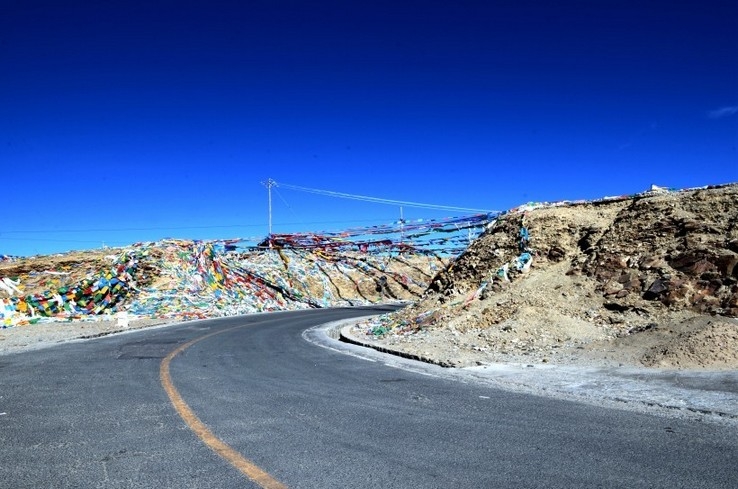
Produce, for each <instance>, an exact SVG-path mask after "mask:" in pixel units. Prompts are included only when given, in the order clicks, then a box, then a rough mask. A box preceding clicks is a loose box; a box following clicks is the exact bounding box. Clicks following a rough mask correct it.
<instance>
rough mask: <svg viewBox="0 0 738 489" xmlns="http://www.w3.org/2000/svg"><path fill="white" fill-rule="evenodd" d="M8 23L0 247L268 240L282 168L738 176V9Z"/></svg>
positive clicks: (1, 96)
mask: <svg viewBox="0 0 738 489" xmlns="http://www.w3.org/2000/svg"><path fill="white" fill-rule="evenodd" d="M546 3H547V4H548V5H543V6H542V5H540V4H546ZM0 12H1V14H2V15H0V66H2V72H1V73H0V168H2V172H3V183H4V184H3V188H4V192H3V196H4V198H3V201H4V205H3V210H2V214H1V215H2V224H0V254H10V255H30V254H38V253H51V252H59V251H65V250H70V249H85V248H94V247H99V246H101V245H102V244H103V243H105V244H106V245H110V246H117V245H125V244H129V243H132V242H136V241H148V240H156V239H160V238H163V237H178V238H194V239H213V238H232V237H249V236H264V235H265V234H266V233H267V192H266V188H265V187H264V186H263V185H261V183H260V182H262V181H265V180H266V179H268V178H272V179H274V180H275V181H277V182H283V183H286V184H291V185H297V186H302V187H308V188H315V189H325V190H331V191H336V192H343V193H348V194H355V195H366V196H372V197H380V198H386V199H391V200H403V201H412V202H421V203H431V204H442V205H448V206H455V207H464V208H471V209H489V210H504V209H508V208H511V207H514V206H517V205H519V204H521V203H524V202H528V201H558V200H577V199H592V198H598V197H602V196H608V195H621V194H630V193H636V192H639V191H642V190H645V189H647V188H648V187H649V186H650V185H651V184H658V185H662V186H668V187H673V188H686V187H694V186H703V185H711V184H722V183H729V182H736V181H738V150H737V149H736V147H737V146H738V3H736V2H735V1H734V0H730V1H710V0H708V1H700V2H697V1H681V2H661V1H651V2H642V1H607V0H604V1H597V2H592V1H563V2H538V1H535V2H533V1H527V0H522V1H504V2H492V1H490V2H475V1H458V2H440V1H438V2H436V1H430V0H426V1H422V2H415V1H403V2H394V1H393V2H385V1H373V2H349V1H343V2H334V1H321V2H312V1H311V2H307V1H280V0H263V1H232V2H220V1H208V2H204V1H203V2H187V1H176V2H175V1H156V0H152V1H148V2H137V1H126V2H87V1H85V2H74V1H72V2H48V3H44V2H35V1H33V0H29V1H17V2H8V1H7V0H6V1H4V2H2V3H0ZM273 208H274V213H273V222H274V231H275V232H291V231H304V230H339V229H342V228H345V227H356V226H362V225H372V224H383V223H387V222H391V221H392V220H396V219H398V217H399V208H398V207H397V206H391V205H378V204H371V203H366V202H360V201H353V200H345V199H336V198H330V197H324V196H319V195H314V194H310V193H305V192H299V191H295V190H291V189H286V188H279V187H277V188H276V190H275V194H274V197H273ZM403 212H404V217H406V218H410V219H412V218H421V217H422V218H434V217H435V218H437V217H448V216H452V215H459V213H458V212H445V211H432V210H427V209H415V208H403Z"/></svg>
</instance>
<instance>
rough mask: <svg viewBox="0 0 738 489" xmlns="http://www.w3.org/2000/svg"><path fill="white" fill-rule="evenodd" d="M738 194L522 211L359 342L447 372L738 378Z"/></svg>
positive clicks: (715, 192) (727, 189)
mask: <svg viewBox="0 0 738 489" xmlns="http://www.w3.org/2000/svg"><path fill="white" fill-rule="evenodd" d="M737 316H738V186H736V185H729V186H723V187H719V188H708V189H700V190H691V191H682V192H668V193H646V194H641V195H638V196H635V197H633V198H628V199H619V200H603V201H597V202H587V203H578V204H571V205H557V206H542V207H538V208H529V209H520V210H518V211H514V212H510V213H507V214H506V215H504V216H503V217H501V218H500V219H499V220H498V222H497V223H496V225H494V226H493V227H492V228H491V229H489V230H487V232H486V233H485V234H484V235H483V236H482V237H480V238H479V239H478V240H477V241H475V242H474V243H473V244H472V245H471V246H470V247H469V249H468V250H467V251H466V252H465V253H463V254H462V255H461V256H459V257H458V259H457V260H455V261H454V262H453V263H452V264H451V265H450V266H449V267H447V268H446V269H444V270H443V271H441V272H440V273H439V274H437V275H436V276H435V277H434V279H433V280H432V281H431V285H430V287H429V289H428V291H427V292H426V294H425V295H424V297H423V298H422V299H421V300H420V301H418V302H417V303H416V304H414V305H413V306H411V307H409V308H407V309H405V310H403V311H400V312H398V313H394V314H391V315H388V316H385V317H382V318H380V319H379V320H376V321H374V322H371V323H365V324H362V325H361V326H360V327H359V328H358V329H357V330H356V333H357V334H360V335H363V334H365V333H367V332H368V333H369V334H368V335H366V336H365V337H366V338H368V339H371V340H372V341H377V342H380V343H382V344H383V345H384V346H389V347H392V348H396V349H399V350H404V351H407V352H412V353H416V354H420V355H423V356H425V357H428V358H432V359H433V360H434V361H437V362H438V363H441V364H444V365H472V364H475V363H487V362H495V361H519V362H527V363H530V362H550V363H559V364H585V365H620V364H625V365H640V366H654V367H670V368H715V369H720V368H736V367H738V320H736V317H737Z"/></svg>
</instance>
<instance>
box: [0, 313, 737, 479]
mask: <svg viewBox="0 0 738 489" xmlns="http://www.w3.org/2000/svg"><path fill="white" fill-rule="evenodd" d="M380 310H381V308H374V309H369V308H351V309H332V310H313V311H300V312H290V313H275V314H261V315H253V316H244V317H237V318H222V319H217V320H209V321H198V322H192V323H185V324H182V325H178V326H170V327H167V328H160V329H152V330H144V331H139V332H135V333H130V334H123V335H116V336H111V337H106V338H101V339H98V340H95V341H84V342H75V343H68V344H63V345H59V346H57V347H54V348H49V349H45V350H38V351H33V352H27V353H20V354H12V355H5V356H0V488H14V489H15V488H38V487H50V488H66V487H70V488H71V487H75V488H76V487H81V488H87V487H90V488H96V487H100V488H124V487H125V488H128V487H137V488H138V487H141V488H151V487H154V488H231V487H239V488H240V487H246V488H249V487H259V486H260V485H261V486H263V487H290V488H346V487H377V488H380V487H381V488H389V487H397V488H410V487H412V488H421V487H429V488H430V487H433V488H451V487H479V488H494V487H515V488H525V487H530V488H541V487H546V488H594V487H608V488H609V487H623V488H659V487H664V488H695V487H700V488H711V487H722V488H729V487H730V488H732V487H736V485H737V484H738V430H736V429H735V427H732V426H723V425H719V424H710V423H700V422H695V421H688V420H679V419H669V418H664V417H656V416H650V415H644V414H639V413H634V412H629V411H619V410H614V409H607V408H603V407H597V406H592V405H587V404H579V403H575V402H569V401H562V400H556V399H550V398H544V397H536V396H530V395H526V394H516V393H510V392H506V391H501V390H495V389H494V388H492V387H489V386H484V385H481V384H476V383H471V382H470V383H464V382H459V381H453V380H450V379H446V378H443V377H436V376H432V375H424V374H423V373H422V371H408V370H402V369H398V368H394V367H391V366H388V365H386V364H385V362H383V361H376V359H375V360H372V358H380V357H379V355H378V354H377V355H375V356H374V357H371V356H370V357H368V358H366V359H362V358H357V356H356V355H347V354H345V353H346V352H349V353H351V351H352V348H351V347H349V346H346V347H344V346H340V345H338V344H334V345H333V347H332V348H334V349H333V350H332V349H328V348H321V347H319V346H318V345H316V344H315V343H313V342H308V341H305V338H304V337H303V336H304V335H303V331H305V330H306V329H308V328H310V327H312V326H314V325H317V324H321V323H325V322H328V321H335V320H339V319H343V318H349V317H356V316H362V315H367V314H371V313H377V312H380ZM206 335H207V336H206ZM353 348H354V349H355V348H356V347H353ZM338 350H345V351H338ZM354 351H355V350H354ZM172 396H174V399H175V400H174V403H173V401H172V399H171V397H172ZM177 396H179V399H178V400H177V399H176V397H177ZM178 402H179V405H178V404H177V403H178ZM175 408H176V409H175ZM198 423H200V424H199V425H198ZM208 443H210V445H211V446H213V447H214V449H213V448H211V447H210V446H208ZM216 450H217V451H218V452H219V453H216ZM250 477H252V478H250ZM254 479H256V480H257V481H258V483H257V482H255V481H254Z"/></svg>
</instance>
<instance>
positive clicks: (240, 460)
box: [159, 326, 287, 489]
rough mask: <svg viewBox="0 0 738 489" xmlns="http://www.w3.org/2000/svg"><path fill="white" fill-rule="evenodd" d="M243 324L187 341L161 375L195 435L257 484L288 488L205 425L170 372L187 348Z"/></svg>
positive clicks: (163, 365)
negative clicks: (180, 391)
mask: <svg viewBox="0 0 738 489" xmlns="http://www.w3.org/2000/svg"><path fill="white" fill-rule="evenodd" d="M240 327H242V326H237V327H235V328H229V329H224V330H222V331H216V332H214V333H209V334H206V335H204V336H200V337H199V338H195V339H194V340H192V341H190V342H188V343H185V344H184V345H180V346H179V347H178V348H176V349H175V350H173V351H172V352H171V353H169V355H167V356H166V357H165V358H164V359H163V360H162V361H161V367H160V368H159V378H160V379H161V385H162V386H163V387H164V390H165V391H166V393H167V395H168V396H169V400H170V401H171V402H172V405H173V406H174V409H176V410H177V413H178V414H179V416H180V417H181V418H182V419H183V420H184V422H185V423H186V424H187V426H188V427H189V428H190V429H191V430H192V431H193V432H194V433H195V435H197V437H198V438H199V439H200V440H201V441H202V442H203V443H205V445H207V446H208V447H210V449H211V450H213V451H214V452H215V453H217V454H218V455H219V456H220V457H221V458H223V459H225V460H227V461H228V462H229V463H230V464H231V465H233V466H234V467H235V468H236V469H238V470H239V471H240V472H241V473H242V474H243V475H245V476H246V477H248V478H249V479H251V480H252V481H254V482H255V483H257V484H258V485H259V486H260V487H263V488H265V489H287V486H285V485H284V484H282V483H281V482H279V481H278V480H276V479H275V478H273V477H272V476H271V475H269V474H268V473H267V472H265V471H264V470H263V469H261V468H259V467H258V466H257V465H256V464H254V463H253V462H252V461H251V460H249V459H247V458H246V457H244V456H243V455H241V454H240V453H238V452H237V451H236V450H234V449H233V448H232V447H231V446H229V445H228V444H226V443H225V442H223V441H222V440H220V439H219V438H218V437H216V436H215V435H214V434H213V432H212V431H210V429H209V428H208V427H207V426H205V423H203V422H202V421H200V418H198V417H197V415H196V414H195V413H194V411H192V408H190V406H188V405H187V403H186V402H185V401H184V399H182V396H181V395H180V394H179V392H178V391H177V389H176V388H175V387H174V383H173V382H172V376H171V375H170V374H169V364H170V363H171V362H172V359H174V357H176V356H177V355H179V354H180V353H182V352H183V351H185V350H186V349H187V348H189V347H191V346H192V345H194V344H195V343H197V342H200V341H202V340H204V339H206V338H209V337H211V336H214V335H216V334H220V333H225V332H226V331H231V330H233V329H237V328H240Z"/></svg>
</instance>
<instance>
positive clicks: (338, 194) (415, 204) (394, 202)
mask: <svg viewBox="0 0 738 489" xmlns="http://www.w3.org/2000/svg"><path fill="white" fill-rule="evenodd" d="M270 181H271V182H272V184H274V185H277V186H279V187H282V188H286V189H290V190H299V191H301V192H308V193H311V194H317V195H325V196H327V197H339V198H342V199H352V200H361V201H364V202H374V203H375V204H386V205H394V206H398V205H399V206H407V207H417V208H421V209H435V210H443V211H464V212H483V213H496V212H499V211H493V210H489V209H471V208H468V207H456V206H449V205H437V204H423V203H420V202H408V201H404V200H392V199H381V198H379V197H368V196H366V195H353V194H347V193H344V192H333V191H331V190H320V189H316V188H308V187H301V186H299V185H290V184H286V183H280V182H275V181H273V180H271V179H270Z"/></svg>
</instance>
